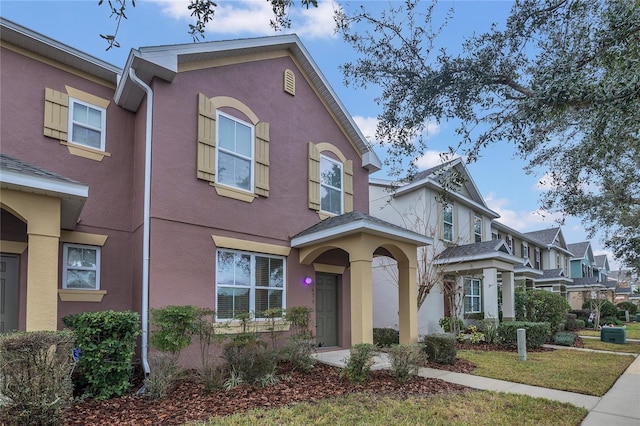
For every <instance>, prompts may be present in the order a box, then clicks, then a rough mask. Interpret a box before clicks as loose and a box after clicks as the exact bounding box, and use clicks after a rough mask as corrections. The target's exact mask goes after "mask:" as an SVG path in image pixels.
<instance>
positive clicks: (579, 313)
mask: <svg viewBox="0 0 640 426" xmlns="http://www.w3.org/2000/svg"><path fill="white" fill-rule="evenodd" d="M569 313H570V314H575V315H576V319H579V320H583V321H584V322H585V323H587V322H589V315H591V311H590V310H589V309H572V310H570V311H569Z"/></svg>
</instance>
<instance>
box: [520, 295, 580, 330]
mask: <svg viewBox="0 0 640 426" xmlns="http://www.w3.org/2000/svg"><path fill="white" fill-rule="evenodd" d="M524 305H525V316H524V318H526V321H528V322H548V323H549V324H550V326H551V329H552V330H555V329H556V328H557V327H558V324H559V323H561V322H562V321H564V320H565V319H566V315H567V312H568V311H569V308H570V307H569V303H567V299H566V298H564V297H562V296H561V295H560V294H558V293H552V292H550V291H546V290H528V291H527V292H526V297H525V301H524Z"/></svg>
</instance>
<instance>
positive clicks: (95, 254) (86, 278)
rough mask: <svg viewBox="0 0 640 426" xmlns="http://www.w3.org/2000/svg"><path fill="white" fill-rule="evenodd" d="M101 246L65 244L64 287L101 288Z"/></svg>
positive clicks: (63, 260) (63, 255) (79, 288)
mask: <svg viewBox="0 0 640 426" xmlns="http://www.w3.org/2000/svg"><path fill="white" fill-rule="evenodd" d="M100 250H101V247H96V246H86V245H80V244H64V246H63V254H62V265H63V266H62V288H66V289H77V290H100Z"/></svg>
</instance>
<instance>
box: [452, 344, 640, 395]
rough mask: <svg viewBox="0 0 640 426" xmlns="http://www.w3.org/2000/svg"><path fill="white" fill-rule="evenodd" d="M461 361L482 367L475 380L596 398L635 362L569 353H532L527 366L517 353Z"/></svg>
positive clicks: (481, 354)
mask: <svg viewBox="0 0 640 426" xmlns="http://www.w3.org/2000/svg"><path fill="white" fill-rule="evenodd" d="M458 357H459V358H464V359H467V360H469V361H471V362H473V363H474V364H476V365H477V366H478V368H476V369H475V370H474V371H473V373H471V374H473V375H475V376H481V377H490V378H493V379H499V380H507V381H509V382H516V383H524V384H527V385H534V386H542V387H545V388H550V389H558V390H565V391H569V392H577V393H583V394H587V395H595V396H602V395H604V394H605V392H606V391H607V390H609V388H610V387H611V386H612V385H613V383H614V382H615V381H616V380H617V379H618V377H619V376H620V375H621V374H622V373H623V372H624V370H625V369H626V368H627V367H628V366H629V364H631V362H632V361H633V357H631V356H625V355H614V354H604V353H597V352H583V351H574V350H569V349H567V350H556V351H551V352H528V353H527V361H524V362H522V361H518V354H517V353H515V352H499V351H467V350H464V351H458Z"/></svg>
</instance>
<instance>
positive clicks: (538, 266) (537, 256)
mask: <svg viewBox="0 0 640 426" xmlns="http://www.w3.org/2000/svg"><path fill="white" fill-rule="evenodd" d="M535 262H536V269H542V258H541V257H540V249H539V248H537V247H536V248H535Z"/></svg>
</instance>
